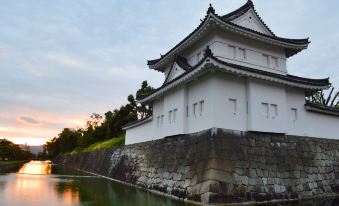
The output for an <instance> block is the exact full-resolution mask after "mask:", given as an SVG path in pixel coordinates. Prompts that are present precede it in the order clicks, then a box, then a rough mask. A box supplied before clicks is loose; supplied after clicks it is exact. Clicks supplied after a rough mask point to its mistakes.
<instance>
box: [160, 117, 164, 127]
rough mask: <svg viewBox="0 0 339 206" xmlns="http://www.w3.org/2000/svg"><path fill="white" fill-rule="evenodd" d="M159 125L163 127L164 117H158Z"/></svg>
mask: <svg viewBox="0 0 339 206" xmlns="http://www.w3.org/2000/svg"><path fill="white" fill-rule="evenodd" d="M160 125H161V126H162V125H164V115H161V117H160Z"/></svg>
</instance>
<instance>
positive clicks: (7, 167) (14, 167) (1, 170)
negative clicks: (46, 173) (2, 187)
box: [0, 160, 29, 174]
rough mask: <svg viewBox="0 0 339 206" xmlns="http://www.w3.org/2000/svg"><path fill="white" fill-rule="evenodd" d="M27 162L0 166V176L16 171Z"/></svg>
mask: <svg viewBox="0 0 339 206" xmlns="http://www.w3.org/2000/svg"><path fill="white" fill-rule="evenodd" d="M27 162H29V161H28V160H23V161H18V162H12V163H6V164H0V174H2V173H8V172H12V171H13V170H18V169H19V168H20V167H21V166H22V165H24V164H25V163H27Z"/></svg>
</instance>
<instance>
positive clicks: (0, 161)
mask: <svg viewBox="0 0 339 206" xmlns="http://www.w3.org/2000/svg"><path fill="white" fill-rule="evenodd" d="M17 162H20V161H6V160H0V165H1V164H12V163H17Z"/></svg>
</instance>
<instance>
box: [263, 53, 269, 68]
mask: <svg viewBox="0 0 339 206" xmlns="http://www.w3.org/2000/svg"><path fill="white" fill-rule="evenodd" d="M262 57H263V63H264V65H265V66H269V65H270V57H269V56H268V55H266V54H263V55H262Z"/></svg>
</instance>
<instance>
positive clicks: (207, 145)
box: [56, 128, 339, 203]
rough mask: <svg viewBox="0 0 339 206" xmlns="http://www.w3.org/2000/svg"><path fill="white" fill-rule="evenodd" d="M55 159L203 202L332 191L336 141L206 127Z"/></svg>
mask: <svg viewBox="0 0 339 206" xmlns="http://www.w3.org/2000/svg"><path fill="white" fill-rule="evenodd" d="M56 162H57V163H61V164H64V165H66V166H70V167H73V168H77V169H80V170H85V171H90V172H93V173H97V174H100V175H103V176H107V177H110V178H113V179H116V180H120V181H123V182H127V183H131V184H134V185H137V186H140V187H143V188H147V189H151V190H157V191H160V192H163V193H167V194H171V195H174V196H177V197H179V198H187V199H189V200H193V201H198V202H200V201H201V202H204V203H230V202H249V201H258V202H260V201H270V200H274V199H296V198H304V197H314V196H316V195H318V196H325V195H336V194H337V192H339V179H338V178H339V141H338V140H327V139H318V138H310V137H297V136H286V135H279V134H268V133H248V132H239V131H232V130H222V129H215V128H213V129H210V130H206V131H203V132H200V133H195V134H190V135H179V136H172V137H168V138H165V139H161V140H156V141H151V142H145V143H139V144H134V145H128V146H125V147H122V148H116V149H109V150H102V151H95V152H91V153H85V154H77V155H65V156H60V157H58V158H57V159H56Z"/></svg>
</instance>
